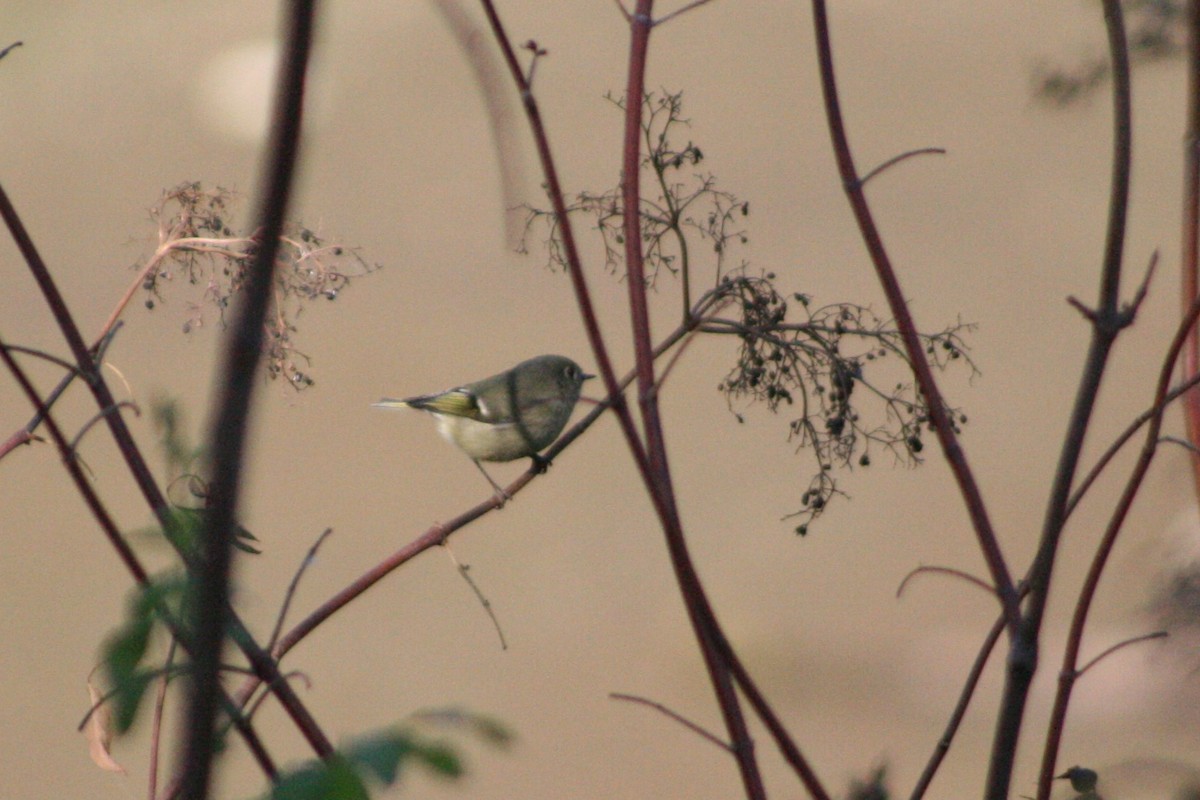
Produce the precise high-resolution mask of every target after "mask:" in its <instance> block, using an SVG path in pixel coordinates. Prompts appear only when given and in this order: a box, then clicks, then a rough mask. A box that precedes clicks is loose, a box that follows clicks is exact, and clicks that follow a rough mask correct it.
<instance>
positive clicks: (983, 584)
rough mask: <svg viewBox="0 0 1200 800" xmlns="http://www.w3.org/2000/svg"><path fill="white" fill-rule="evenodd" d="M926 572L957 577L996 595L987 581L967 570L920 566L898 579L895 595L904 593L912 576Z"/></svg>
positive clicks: (993, 595) (898, 595)
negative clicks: (900, 579) (902, 578)
mask: <svg viewBox="0 0 1200 800" xmlns="http://www.w3.org/2000/svg"><path fill="white" fill-rule="evenodd" d="M927 572H928V573H933V574H937V575H950V576H951V577H954V578H958V579H960V580H964V581H966V582H967V583H969V584H971V585H972V586H976V587H978V588H980V589H983V590H984V591H985V592H987V593H988V594H989V595H991V596H992V597H995V596H996V590H995V589H994V588H993V587H991V586H989V585H988V583H987V581H985V580H981V579H980V578H977V577H975V576H974V575H972V574H971V573H969V572H964V571H963V570H961V569H955V568H954V567H938V566H920V567H917V568H916V569H914V570H912V571H911V572H909V573H908V574H907V575H905V576H904V580H902V581H900V585H899V586H897V587H896V597H897V598H899V597H900V596H901V595H902V594H904V589H905V587H907V586H908V584H909V581H911V580H912V579H913V578H915V577H917V576H918V575H922V574H924V573H927Z"/></svg>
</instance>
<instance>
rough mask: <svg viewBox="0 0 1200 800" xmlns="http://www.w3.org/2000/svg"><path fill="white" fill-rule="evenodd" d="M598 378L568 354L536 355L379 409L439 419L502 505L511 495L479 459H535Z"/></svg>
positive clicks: (383, 404) (383, 403)
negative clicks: (587, 383)
mask: <svg viewBox="0 0 1200 800" xmlns="http://www.w3.org/2000/svg"><path fill="white" fill-rule="evenodd" d="M592 377H595V376H593V375H588V374H587V373H585V372H584V371H583V370H582V369H581V368H580V366H579V365H578V364H576V363H575V362H574V361H572V360H571V359H569V358H566V357H564V356H538V357H536V358H531V359H529V360H528V361H522V362H521V363H520V364H517V365H516V366H515V367H513V368H512V369H510V370H507V371H505V372H501V373H499V374H497V375H493V376H491V377H490V378H484V379H483V380H480V381H475V382H474V383H468V384H465V385H463V386H458V387H456V388H454V389H448V390H446V391H444V392H438V393H437V394H423V395H418V396H417V397H407V398H405V399H403V400H393V399H391V398H386V397H385V398H384V399H382V400H380V401H379V402H378V403H375V404H374V405H375V406H377V407H379V408H404V407H407V408H416V409H420V410H421V411H428V412H429V413H430V414H433V416H434V417H435V418H437V422H438V430H439V431H440V432H441V434H442V436H444V437H445V438H446V439H447V440H448V441H450V442H453V443H454V444H456V445H458V447H459V448H460V449H461V450H462V451H463V452H465V453H466V454H467V455H468V456H470V457H471V460H472V461H474V462H475V466H477V467H479V471H480V472H482V473H483V476H484V477H485V478H487V479H488V483H490V484H491V485H492V488H494V489H495V490H496V496H497V498H499V499H500V502H501V503H503V502H504V501H505V500H508V499H509V497H508V493H507V492H505V491H504V490H503V489H501V488H500V486H499V484H497V483H496V482H495V481H494V480H492V476H491V475H488V474H487V470H485V469H484V468H483V464H481V463H480V462H481V461H513V460H515V459H518V458H526V457H528V458H532V459H533V460H534V462H535V463H537V464H539V465H540V464H541V463H542V461H541V458H540V457H539V456H538V452H539V451H541V450H543V449H545V448H546V447H548V446H549V445H550V443H551V442H553V441H554V440H555V439H557V438H558V434H560V433H561V432H562V429H563V428H564V427H566V424H567V420H568V419H570V418H571V411H572V410H574V408H575V403H576V402H578V400H579V392H580V389H581V388H582V386H583V382H584V381H586V380H588V379H589V378H592Z"/></svg>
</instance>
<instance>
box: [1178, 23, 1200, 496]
mask: <svg viewBox="0 0 1200 800" xmlns="http://www.w3.org/2000/svg"><path fill="white" fill-rule="evenodd" d="M1187 5H1188V61H1187V131H1186V133H1185V135H1184V140H1183V225H1182V227H1183V243H1182V253H1181V254H1180V256H1181V257H1180V263H1181V272H1182V277H1183V286H1182V288H1181V290H1180V299H1181V301H1182V304H1181V305H1182V307H1183V309H1184V311H1185V312H1186V310H1187V309H1188V307H1189V306H1191V304H1192V301H1193V300H1194V299H1195V298H1196V297H1197V296H1200V256H1198V253H1200V0H1189V2H1188V4H1187ZM1181 366H1182V367H1183V380H1185V381H1187V380H1189V379H1190V378H1191V377H1192V376H1194V375H1196V374H1198V373H1200V330H1193V331H1192V333H1191V335H1190V336H1188V339H1187V343H1186V346H1185V347H1184V350H1183V359H1182V362H1181ZM1183 419H1184V423H1185V424H1186V426H1187V437H1188V441H1189V442H1191V443H1192V445H1193V446H1200V390H1196V391H1191V392H1188V393H1187V395H1186V396H1185V397H1184V400H1183ZM1191 463H1192V480H1193V482H1194V487H1193V489H1194V491H1195V493H1196V498H1197V500H1200V455H1198V454H1196V453H1193V454H1192V456H1191Z"/></svg>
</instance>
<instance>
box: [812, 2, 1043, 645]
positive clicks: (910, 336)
mask: <svg viewBox="0 0 1200 800" xmlns="http://www.w3.org/2000/svg"><path fill="white" fill-rule="evenodd" d="M813 24H814V26H815V28H816V40H817V59H818V62H819V64H820V72H821V88H822V90H823V93H824V97H825V115H826V118H827V120H828V122H829V133H830V136H831V138H832V140H833V151H834V155H835V156H836V158H837V165H838V172H839V173H840V174H841V176H842V185H843V186H844V187H845V191H846V197H847V199H848V200H849V201H850V208H851V210H852V211H853V212H854V219H855V220H856V221H857V223H858V229H859V233H860V235H861V236H862V239H863V242H864V243H865V244H866V246H867V251H868V253H869V254H870V257H871V263H872V264H874V266H875V274H876V276H877V277H878V279H879V283H880V285H881V286H882V287H883V292H884V295H885V296H886V297H887V301H888V307H889V308H890V310H891V313H892V316H893V318H894V319H895V320H896V328H897V330H898V331H899V332H900V338H901V339H902V340H903V341H904V349H905V351H906V352H907V354H908V361H909V364H910V365H911V367H912V370H913V375H914V377H915V378H916V381H917V386H918V388H919V389H920V391H921V394H922V395H923V396H924V397H925V401H926V403H927V404H928V406H929V416H930V418H931V420H932V422H933V429H934V433H935V434H936V435H937V437H938V443H939V444H940V445H941V448H942V454H943V455H944V456H945V458H946V461H947V462H948V463H949V465H950V470H951V472H952V473H953V474H954V479H955V481H956V482H957V483H958V488H959V492H960V493H961V494H962V498H963V503H964V504H965V505H966V508H967V513H968V514H969V515H970V517H971V523H972V526H973V527H974V529H975V537H976V538H977V539H978V540H979V546H980V548H981V549H982V550H983V557H984V559H985V560H986V561H987V565H988V570H989V572H991V575H992V582H993V584H994V585H995V590H996V594H997V596H998V597H999V598H1000V602H1001V605H1002V607H1003V609H1004V614H1005V618H1006V620H1007V622H1008V627H1009V631H1010V633H1012V632H1015V630H1016V626H1017V619H1018V617H1019V615H1020V611H1019V609H1018V607H1017V591H1016V587H1015V586H1014V585H1013V581H1012V577H1011V576H1010V575H1009V572H1008V566H1007V565H1006V563H1005V561H1004V555H1003V554H1002V553H1001V552H1000V545H999V542H998V541H997V540H996V533H995V529H994V528H993V527H992V523H991V520H990V519H989V518H988V513H987V506H986V505H985V504H984V502H983V495H982V493H981V492H980V490H979V486H978V485H977V484H976V482H975V475H974V473H973V472H972V471H971V467H970V465H969V464H968V463H967V456H966V453H965V452H963V449H962V447H961V445H960V444H959V441H958V437H957V435H955V433H954V426H953V425H952V423H951V421H950V416H949V414H948V413H947V410H946V403H945V401H944V400H943V399H942V393H941V390H940V389H938V385H937V381H936V380H934V377H933V370H932V369H931V368H930V366H929V361H928V359H927V358H926V357H925V350H924V348H923V347H921V339H920V334H919V333H918V332H917V327H916V324H915V323H914V322H913V318H912V313H911V312H910V311H909V308H908V302H907V301H906V300H905V297H904V292H903V291H902V290H901V289H900V282H899V280H898V279H897V277H896V271H895V269H894V267H893V266H892V262H891V259H890V258H889V257H888V254H887V250H886V249H885V248H884V246H883V239H882V237H881V236H880V235H879V229H878V228H877V227H876V225H875V220H874V218H873V216H872V214H871V209H870V206H868V205H867V199H866V195H864V194H863V188H862V181H861V180H860V179H859V177H858V170H857V168H856V167H855V165H854V157H853V155H852V154H851V152H850V141H849V139H848V137H847V135H846V128H845V123H844V121H843V119H842V112H841V103H840V101H839V100H838V91H837V82H836V80H835V78H834V71H833V45H832V42H831V40H830V35H829V19H828V15H827V13H826V10H825V2H824V0H813Z"/></svg>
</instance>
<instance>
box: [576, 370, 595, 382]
mask: <svg viewBox="0 0 1200 800" xmlns="http://www.w3.org/2000/svg"><path fill="white" fill-rule="evenodd" d="M594 377H596V376H595V375H588V374H587V373H586V372H585V373H584V374H583V377H582V378H580V380H581V381H590V380H591V379H592V378H594Z"/></svg>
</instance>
